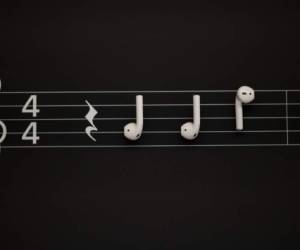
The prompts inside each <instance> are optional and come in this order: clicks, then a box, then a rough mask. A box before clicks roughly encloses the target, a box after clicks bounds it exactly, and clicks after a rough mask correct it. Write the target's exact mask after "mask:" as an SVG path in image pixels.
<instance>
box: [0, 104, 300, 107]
mask: <svg viewBox="0 0 300 250" xmlns="http://www.w3.org/2000/svg"><path fill="white" fill-rule="evenodd" d="M201 105H202V106H234V105H235V104H234V103H202V104H201ZM245 105H246V106H285V105H286V103H250V104H245ZM288 105H291V106H292V105H295V106H299V105H300V103H290V104H288ZM23 106H24V105H20V104H16V105H0V108H22V107H23ZM173 106H174V107H190V106H193V104H188V103H179V104H178V103H177V104H175V103H153V104H144V107H173ZM28 107H32V105H29V106H28ZM38 107H41V108H60V107H61V108H73V107H74V108H75V107H76V108H77V107H84V108H86V107H87V106H86V105H84V104H40V105H38ZM93 107H135V104H93Z"/></svg>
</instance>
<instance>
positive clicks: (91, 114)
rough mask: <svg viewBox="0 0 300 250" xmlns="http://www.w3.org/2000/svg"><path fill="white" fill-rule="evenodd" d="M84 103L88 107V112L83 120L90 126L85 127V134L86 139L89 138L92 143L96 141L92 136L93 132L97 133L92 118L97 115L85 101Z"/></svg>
mask: <svg viewBox="0 0 300 250" xmlns="http://www.w3.org/2000/svg"><path fill="white" fill-rule="evenodd" d="M85 103H86V104H87V105H88V106H89V112H88V113H87V114H86V116H85V119H87V120H88V122H89V123H90V124H91V126H88V127H86V129H85V133H86V134H87V136H88V137H90V138H91V139H92V140H93V141H96V139H95V138H94V137H93V136H92V134H91V133H92V132H93V131H98V128H97V127H96V126H95V124H94V118H95V116H96V115H97V114H98V111H97V110H96V109H95V108H94V107H93V106H92V105H91V104H90V103H89V102H88V101H87V100H86V101H85Z"/></svg>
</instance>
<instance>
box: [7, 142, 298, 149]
mask: <svg viewBox="0 0 300 250" xmlns="http://www.w3.org/2000/svg"><path fill="white" fill-rule="evenodd" d="M291 146H300V144H296V143H294V144H289V145H287V144H177V145H175V144H174V145H172V144H170V145H164V144H161V145H52V146H45V145H37V146H33V145H30V146H14V145H12V146H2V148H3V149H5V148H6V149H25V148H31V149H32V148H37V149H38V148H57V149H59V148H172V147H174V148H175V147H176V148H180V147H291Z"/></svg>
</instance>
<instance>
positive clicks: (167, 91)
mask: <svg viewBox="0 0 300 250" xmlns="http://www.w3.org/2000/svg"><path fill="white" fill-rule="evenodd" d="M255 91H256V92H285V91H288V92H300V90H299V89H256V90H255ZM235 92H236V89H234V90H228V89H223V90H102V91H99V90H95V91H93V90H89V91H66V90H64V91H2V92H1V93H0V94H122V93H133V94H134V93H141V94H142V93H235Z"/></svg>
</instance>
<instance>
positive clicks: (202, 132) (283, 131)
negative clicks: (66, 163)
mask: <svg viewBox="0 0 300 250" xmlns="http://www.w3.org/2000/svg"><path fill="white" fill-rule="evenodd" d="M289 132H292V133H293V132H294V133H300V130H289ZM23 133H24V132H8V133H7V134H8V135H21V134H23ZM123 133H124V132H123V131H102V132H99V131H97V132H93V134H123ZM199 133H201V134H214V133H220V134H222V133H237V134H239V133H286V130H243V131H242V132H241V131H237V130H206V131H205V130H204V131H199ZM37 134H39V135H52V134H53V135H55V134H66V135H68V134H70V135H73V134H86V133H85V132H84V131H41V132H37ZM143 134H180V131H179V130H178V131H176V130H173V131H171V130H169V131H167V130H166V131H143Z"/></svg>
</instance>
